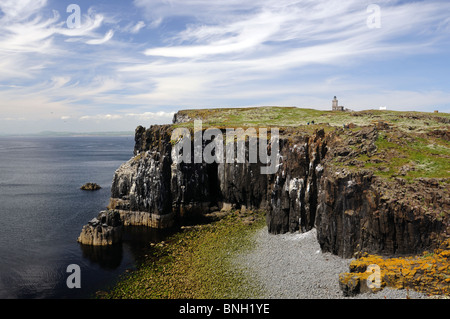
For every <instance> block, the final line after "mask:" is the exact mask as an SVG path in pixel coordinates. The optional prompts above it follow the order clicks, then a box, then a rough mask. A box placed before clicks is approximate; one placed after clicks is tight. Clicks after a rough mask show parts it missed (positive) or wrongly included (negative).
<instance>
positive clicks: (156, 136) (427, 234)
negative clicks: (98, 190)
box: [80, 117, 449, 258]
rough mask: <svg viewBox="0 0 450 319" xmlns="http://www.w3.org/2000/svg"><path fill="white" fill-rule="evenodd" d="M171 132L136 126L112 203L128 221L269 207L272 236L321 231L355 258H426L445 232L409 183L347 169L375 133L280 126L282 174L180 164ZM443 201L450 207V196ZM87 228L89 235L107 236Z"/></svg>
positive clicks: (335, 248)
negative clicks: (413, 196) (412, 196)
mask: <svg viewBox="0 0 450 319" xmlns="http://www.w3.org/2000/svg"><path fill="white" fill-rule="evenodd" d="M175 119H178V117H175ZM180 119H181V120H182V121H188V120H189V119H187V118H185V117H180ZM172 130H173V126H172V125H154V126H151V127H150V128H149V129H145V128H143V127H141V126H139V127H138V128H137V129H136V134H135V142H136V143H135V148H134V155H135V156H134V157H133V158H132V159H130V160H129V161H128V162H126V163H124V164H123V165H122V166H121V167H120V168H119V169H117V171H116V172H115V175H114V178H113V182H112V187H111V200H110V204H109V206H108V209H109V210H110V211H113V212H116V213H117V214H119V215H120V219H121V221H122V224H125V225H145V226H149V227H154V228H167V227H171V226H173V225H175V224H180V223H181V224H182V223H184V222H187V221H189V220H190V219H192V218H195V217H196V216H201V215H204V214H207V213H210V212H214V211H217V210H220V209H232V208H236V209H264V210H265V211H266V212H267V214H266V221H267V226H268V230H269V232H270V233H273V234H280V233H286V232H295V231H301V232H303V231H308V230H310V229H312V228H314V227H315V228H316V229H317V239H318V242H319V244H320V246H321V248H322V251H325V252H331V253H333V254H336V255H339V256H342V257H346V258H347V257H352V256H353V255H354V254H355V253H357V252H362V251H365V252H370V253H377V254H408V253H417V252H420V251H423V250H425V249H428V248H429V247H430V246H432V245H433V238H434V237H433V234H436V233H439V232H440V231H441V229H442V222H441V221H439V220H437V219H436V218H434V217H433V216H429V215H427V212H426V208H424V207H421V206H418V205H416V202H414V201H410V200H408V196H406V193H405V192H404V189H405V186H404V185H401V183H402V181H401V180H394V181H385V180H382V179H381V178H379V177H377V176H375V175H374V174H373V172H372V171H370V170H365V169H362V168H361V169H358V165H359V164H358V162H357V161H354V167H356V169H349V168H347V167H342V166H340V165H339V163H340V161H341V159H342V158H349V157H350V158H351V157H352V156H354V155H355V154H369V155H370V154H373V153H374V152H376V151H377V148H376V146H375V141H376V140H377V138H378V131H377V129H376V128H375V127H367V128H362V129H361V130H358V131H356V132H354V133H352V132H350V133H346V134H347V135H349V136H348V138H347V139H346V140H345V141H344V140H343V138H342V136H341V135H342V134H341V133H342V132H341V131H340V130H342V129H337V130H334V131H331V132H328V133H325V131H324V130H323V129H319V130H315V131H314V132H312V133H311V132H310V133H305V132H299V131H296V130H295V129H292V128H286V129H281V130H280V139H279V168H278V170H277V172H276V173H275V174H269V175H264V174H260V167H261V164H260V163H249V162H248V158H247V159H246V162H245V163H211V164H208V163H204V162H203V163H199V164H195V163H192V164H188V163H174V162H173V161H172V157H171V152H172V149H173V145H174V144H173V142H171V134H172ZM206 145H207V144H206V143H205V142H203V145H202V147H203V149H204V147H205V146H206ZM246 152H247V153H248V143H247V145H246ZM192 154H194V152H192ZM415 183H417V184H420V185H421V186H420V187H421V188H420V187H419V189H425V188H426V190H427V192H431V194H430V196H434V198H439V194H440V192H442V190H439V187H440V186H439V185H438V186H436V187H435V186H433V187H434V188H433V187H432V186H430V185H435V183H434V182H433V181H425V180H424V182H420V181H419V182H415ZM426 183H431V184H430V185H426ZM433 192H434V194H433ZM440 203H441V205H443V207H442V208H443V209H447V210H448V205H449V203H448V200H445V199H442V200H441V201H440ZM88 226H89V225H88ZM88 226H85V228H83V232H85V233H89V234H91V237H95V236H98V235H93V234H94V233H93V231H92V230H91V228H92V227H93V226H92V225H90V226H89V227H88ZM80 237H83V238H85V237H89V236H88V235H87V234H84V235H82V236H80ZM99 241H100V242H107V243H109V242H110V241H105V240H103V239H102V240H96V242H99ZM81 242H83V241H81ZM93 242H94V240H93V239H92V240H91V239H89V240H84V242H83V243H93Z"/></svg>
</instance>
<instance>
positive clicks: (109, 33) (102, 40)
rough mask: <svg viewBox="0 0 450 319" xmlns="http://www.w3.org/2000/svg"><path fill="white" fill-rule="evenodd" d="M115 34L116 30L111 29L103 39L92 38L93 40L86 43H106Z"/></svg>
mask: <svg viewBox="0 0 450 319" xmlns="http://www.w3.org/2000/svg"><path fill="white" fill-rule="evenodd" d="M113 36H114V31H113V30H109V31H108V32H107V33H106V34H105V36H104V37H103V38H102V39H92V40H88V41H86V43H87V44H92V45H99V44H104V43H106V42H108V41H109V40H111V39H112V37H113Z"/></svg>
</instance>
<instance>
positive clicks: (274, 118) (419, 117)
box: [178, 106, 450, 133]
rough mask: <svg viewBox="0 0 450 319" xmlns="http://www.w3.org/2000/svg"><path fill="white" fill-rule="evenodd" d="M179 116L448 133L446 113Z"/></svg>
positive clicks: (285, 111)
mask: <svg viewBox="0 0 450 319" xmlns="http://www.w3.org/2000/svg"><path fill="white" fill-rule="evenodd" d="M178 114H179V115H182V116H184V117H187V118H190V119H192V120H194V119H201V120H202V121H203V123H204V124H207V125H210V126H213V125H214V126H224V125H228V126H230V127H233V126H241V127H252V126H262V127H268V126H280V127H286V126H288V127H299V126H308V123H310V125H311V124H312V123H313V121H314V125H316V127H317V126H325V127H326V126H331V127H342V126H343V125H344V124H350V123H353V124H354V125H357V126H366V125H373V124H376V122H378V121H383V122H385V123H386V124H387V125H390V126H391V127H394V128H397V129H399V130H402V131H407V132H410V131H414V132H418V133H420V132H421V133H423V132H428V131H432V130H436V129H446V130H448V129H449V126H450V113H424V112H399V111H378V110H367V111H359V112H332V111H320V110H314V109H303V108H297V107H275V106H264V107H250V108H220V109H198V110H182V111H179V112H178Z"/></svg>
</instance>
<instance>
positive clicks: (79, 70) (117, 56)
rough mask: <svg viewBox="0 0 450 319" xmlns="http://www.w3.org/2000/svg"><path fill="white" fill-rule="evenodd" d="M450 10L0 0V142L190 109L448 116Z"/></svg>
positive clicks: (336, 1) (131, 124)
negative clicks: (4, 137)
mask: <svg viewBox="0 0 450 319" xmlns="http://www.w3.org/2000/svg"><path fill="white" fill-rule="evenodd" d="M449 57H450V1H448V0H426V1H396V0H380V1H364V0H323V1H320V0H297V1H295V0H254V1H242V0H239V1H238V0H217V1H216V0H134V1H131V0H130V1H126V0H97V1H96V0H91V1H85V0H69V1H65V0H0V134H2V133H3V134H20V133H21V134H24V133H25V134H28V133H37V132H40V131H70V132H96V131H134V129H135V127H136V126H138V125H143V126H145V127H148V126H150V125H152V124H165V123H170V122H171V120H172V117H173V113H174V112H176V111H178V110H181V109H192V108H220V107H249V106H267V105H276V106H297V107H304V108H314V109H320V110H328V109H331V100H332V99H333V97H334V96H335V95H336V96H337V97H338V99H339V104H340V105H343V106H345V107H346V108H349V109H352V110H355V111H358V110H364V109H379V108H380V107H386V108H387V109H388V110H399V111H404V110H407V111H423V112H433V111H434V110H439V111H440V112H450V85H449V84H450V80H449V76H448V74H449V73H450V59H449Z"/></svg>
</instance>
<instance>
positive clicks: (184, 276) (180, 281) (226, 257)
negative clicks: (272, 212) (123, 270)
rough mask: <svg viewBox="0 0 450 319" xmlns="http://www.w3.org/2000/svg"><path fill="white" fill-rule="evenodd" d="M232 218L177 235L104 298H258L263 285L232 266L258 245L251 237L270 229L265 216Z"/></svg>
mask: <svg viewBox="0 0 450 319" xmlns="http://www.w3.org/2000/svg"><path fill="white" fill-rule="evenodd" d="M252 216H254V218H255V221H254V222H253V223H252V224H250V225H249V224H248V223H247V222H246V220H247V219H248V218H249V216H242V214H240V213H238V212H234V213H231V214H229V215H227V216H226V217H224V218H223V219H221V220H219V221H216V222H213V223H211V224H206V225H200V226H197V227H193V228H191V229H189V230H184V231H182V232H180V233H177V234H175V235H173V236H172V237H171V238H169V239H168V240H167V241H166V244H165V245H163V246H161V245H157V246H156V247H155V248H154V251H153V254H152V256H151V257H149V259H148V260H147V261H145V262H144V263H143V264H142V265H141V266H140V267H139V268H138V270H136V271H134V272H132V273H130V274H128V275H126V276H124V277H123V278H122V279H121V280H120V281H119V283H118V284H117V285H116V286H115V287H114V288H113V289H111V291H109V292H106V293H102V294H100V297H102V298H125V299H135V298H137V299H204V298H212V299H216V298H257V297H258V296H259V294H260V292H261V288H260V286H259V284H258V283H255V282H253V281H252V280H251V279H249V278H248V277H247V276H246V274H245V271H244V269H243V268H240V267H238V266H237V264H236V263H235V262H234V261H233V260H234V258H235V257H236V256H237V254H242V253H245V252H246V251H247V250H249V249H251V247H252V245H253V239H252V236H251V235H252V234H253V233H254V232H255V231H256V230H258V229H261V228H262V227H263V226H264V225H265V221H264V214H262V213H254V215H252Z"/></svg>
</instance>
